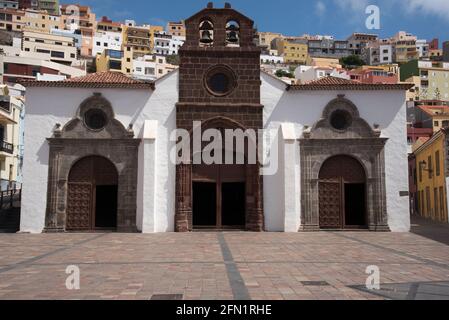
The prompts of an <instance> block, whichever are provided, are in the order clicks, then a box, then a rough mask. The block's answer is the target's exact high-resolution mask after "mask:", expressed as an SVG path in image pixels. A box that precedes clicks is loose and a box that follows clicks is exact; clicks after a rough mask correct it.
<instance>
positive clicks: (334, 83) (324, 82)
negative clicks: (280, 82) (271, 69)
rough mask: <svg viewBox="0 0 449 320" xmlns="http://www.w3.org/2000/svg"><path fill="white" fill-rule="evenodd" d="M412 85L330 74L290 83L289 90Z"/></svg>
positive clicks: (399, 88) (376, 88)
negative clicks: (374, 81)
mask: <svg viewBox="0 0 449 320" xmlns="http://www.w3.org/2000/svg"><path fill="white" fill-rule="evenodd" d="M412 87H413V84H412V83H398V84H383V83H378V84H369V83H360V82H356V81H352V80H347V79H343V78H337V77H331V76H329V77H324V78H321V79H319V80H314V81H310V82H307V83H304V84H295V85H289V86H288V87H287V90H306V91H307V90H409V89H410V88H412Z"/></svg>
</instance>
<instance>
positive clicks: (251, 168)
mask: <svg viewBox="0 0 449 320" xmlns="http://www.w3.org/2000/svg"><path fill="white" fill-rule="evenodd" d="M246 178H247V195H246V198H247V201H246V205H247V208H248V209H247V217H246V229H247V230H248V231H253V232H262V231H264V225H265V221H264V215H263V196H262V190H263V187H262V183H263V180H262V176H261V175H260V166H259V165H258V164H256V165H248V166H247V177H246Z"/></svg>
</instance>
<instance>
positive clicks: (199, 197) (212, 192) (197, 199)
mask: <svg viewBox="0 0 449 320" xmlns="http://www.w3.org/2000/svg"><path fill="white" fill-rule="evenodd" d="M193 225H194V227H196V228H201V227H213V228H215V226H216V225H217V184H216V183H209V182H193Z"/></svg>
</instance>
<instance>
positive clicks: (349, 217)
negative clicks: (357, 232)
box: [345, 183, 366, 227]
mask: <svg viewBox="0 0 449 320" xmlns="http://www.w3.org/2000/svg"><path fill="white" fill-rule="evenodd" d="M365 194H366V193H365V184H361V183H353V184H345V224H346V226H347V227H350V226H364V225H366V215H365V212H366V208H365Z"/></svg>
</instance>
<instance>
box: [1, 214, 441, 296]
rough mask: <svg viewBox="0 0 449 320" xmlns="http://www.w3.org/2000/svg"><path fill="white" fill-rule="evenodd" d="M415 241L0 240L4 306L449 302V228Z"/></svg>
mask: <svg viewBox="0 0 449 320" xmlns="http://www.w3.org/2000/svg"><path fill="white" fill-rule="evenodd" d="M413 232H414V233H368V232H340V233H339V232H320V233H297V234H281V233H243V232H241V233H239V232H229V233H190V234H175V233H170V234H154V235H142V234H113V233H109V234H44V235H26V234H17V235H9V234H1V235H0V299H150V298H151V297H153V295H160V294H178V295H179V294H180V295H182V297H183V299H225V300H226V299H273V300H274V299H385V298H387V299H388V298H390V299H414V298H415V299H449V247H448V244H449V227H448V226H441V225H433V224H429V223H428V222H425V221H422V220H419V221H416V222H415V226H414V229H413ZM417 233H419V235H418V234H417ZM431 238H435V240H433V239H431ZM69 265H76V266H78V267H79V268H80V272H81V288H80V290H75V291H70V290H67V289H66V286H65V281H66V277H67V274H66V273H65V271H66V268H67V266H69ZM369 265H377V266H378V267H379V268H380V272H381V282H382V287H381V290H380V291H376V292H370V291H367V290H366V289H365V288H364V286H363V285H364V284H365V282H366V278H367V276H368V275H367V274H365V271H366V267H367V266H369ZM317 281H318V282H320V283H316V282H317ZM323 281H324V282H327V285H326V283H323ZM314 284H315V285H314ZM317 284H321V285H317Z"/></svg>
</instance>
